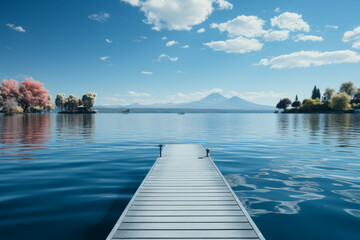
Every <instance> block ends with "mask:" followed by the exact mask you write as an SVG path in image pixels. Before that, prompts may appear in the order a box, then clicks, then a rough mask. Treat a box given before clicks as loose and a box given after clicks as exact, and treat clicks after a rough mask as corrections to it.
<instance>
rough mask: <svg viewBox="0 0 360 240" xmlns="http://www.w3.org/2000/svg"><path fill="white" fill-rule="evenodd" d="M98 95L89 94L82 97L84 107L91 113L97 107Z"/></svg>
mask: <svg viewBox="0 0 360 240" xmlns="http://www.w3.org/2000/svg"><path fill="white" fill-rule="evenodd" d="M95 99H96V93H92V92H88V93H85V94H84V95H83V96H82V102H83V104H84V107H85V108H86V109H87V110H88V111H89V110H90V109H91V108H92V107H93V106H94V105H95Z"/></svg>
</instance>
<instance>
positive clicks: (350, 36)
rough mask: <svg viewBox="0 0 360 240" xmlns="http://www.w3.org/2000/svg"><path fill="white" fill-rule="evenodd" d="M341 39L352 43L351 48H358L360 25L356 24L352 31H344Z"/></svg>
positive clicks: (359, 45)
mask: <svg viewBox="0 0 360 240" xmlns="http://www.w3.org/2000/svg"><path fill="white" fill-rule="evenodd" d="M342 40H343V42H349V43H352V44H353V45H352V47H353V48H356V49H360V26H357V27H356V28H354V30H352V31H347V32H345V33H344V36H343V38H342Z"/></svg>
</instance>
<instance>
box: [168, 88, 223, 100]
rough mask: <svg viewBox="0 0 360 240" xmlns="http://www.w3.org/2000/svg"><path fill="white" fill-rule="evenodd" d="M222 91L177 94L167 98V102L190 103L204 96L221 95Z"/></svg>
mask: <svg viewBox="0 0 360 240" xmlns="http://www.w3.org/2000/svg"><path fill="white" fill-rule="evenodd" d="M222 92H223V90H222V89H219V88H214V89H210V90H208V89H205V90H202V91H198V92H192V93H181V92H178V93H176V94H175V95H171V96H168V97H167V98H168V100H169V101H170V102H172V103H184V102H192V101H197V100H200V99H202V98H204V97H206V96H208V95H209V94H211V93H222Z"/></svg>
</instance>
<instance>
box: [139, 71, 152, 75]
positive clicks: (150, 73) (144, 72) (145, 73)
mask: <svg viewBox="0 0 360 240" xmlns="http://www.w3.org/2000/svg"><path fill="white" fill-rule="evenodd" d="M141 74H144V75H152V74H154V73H153V72H146V71H142V72H141Z"/></svg>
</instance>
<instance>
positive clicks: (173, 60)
mask: <svg viewBox="0 0 360 240" xmlns="http://www.w3.org/2000/svg"><path fill="white" fill-rule="evenodd" d="M163 58H167V59H169V60H170V61H172V62H176V61H177V60H178V57H170V56H169V55H166V54H165V53H163V54H161V55H160V56H159V57H158V59H157V60H158V62H160V61H161V59H163Z"/></svg>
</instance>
